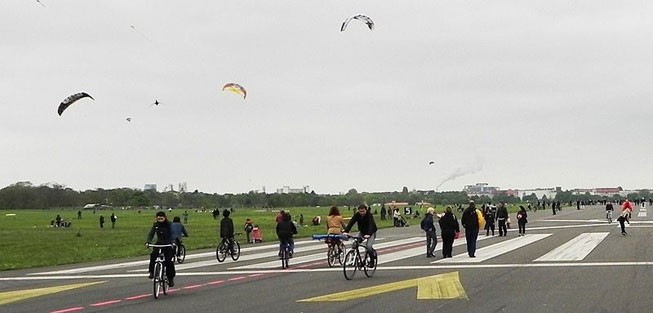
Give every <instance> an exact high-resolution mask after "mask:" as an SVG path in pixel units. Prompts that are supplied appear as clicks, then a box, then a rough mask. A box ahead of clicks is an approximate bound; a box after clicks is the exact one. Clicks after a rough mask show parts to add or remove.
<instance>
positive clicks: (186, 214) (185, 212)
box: [182, 211, 188, 224]
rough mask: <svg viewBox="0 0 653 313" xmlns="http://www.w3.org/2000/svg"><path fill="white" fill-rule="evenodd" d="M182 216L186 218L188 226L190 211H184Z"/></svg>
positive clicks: (185, 221) (185, 222)
mask: <svg viewBox="0 0 653 313" xmlns="http://www.w3.org/2000/svg"><path fill="white" fill-rule="evenodd" d="M182 215H183V216H184V224H188V211H184V214H182Z"/></svg>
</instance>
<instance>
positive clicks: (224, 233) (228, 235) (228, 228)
mask: <svg viewBox="0 0 653 313" xmlns="http://www.w3.org/2000/svg"><path fill="white" fill-rule="evenodd" d="M229 215H231V212H229V210H224V211H222V216H223V218H222V220H221V221H220V238H222V241H224V242H226V243H227V246H228V247H229V251H230V252H233V246H234V221H233V220H232V219H231V217H229Z"/></svg>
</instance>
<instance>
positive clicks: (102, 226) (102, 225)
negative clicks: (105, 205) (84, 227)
mask: <svg viewBox="0 0 653 313" xmlns="http://www.w3.org/2000/svg"><path fill="white" fill-rule="evenodd" d="M100 228H104V215H100Z"/></svg>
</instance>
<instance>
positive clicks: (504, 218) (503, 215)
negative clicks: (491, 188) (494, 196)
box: [496, 202, 508, 237]
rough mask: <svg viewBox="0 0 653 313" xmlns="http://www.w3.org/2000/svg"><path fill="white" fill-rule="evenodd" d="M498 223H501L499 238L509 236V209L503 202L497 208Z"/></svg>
mask: <svg viewBox="0 0 653 313" xmlns="http://www.w3.org/2000/svg"><path fill="white" fill-rule="evenodd" d="M496 219H497V222H499V237H501V236H507V235H508V228H507V227H506V223H508V209H507V208H506V204H505V203H503V202H501V203H499V207H498V208H497V216H496Z"/></svg>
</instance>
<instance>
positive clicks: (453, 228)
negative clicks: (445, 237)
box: [438, 213, 460, 234]
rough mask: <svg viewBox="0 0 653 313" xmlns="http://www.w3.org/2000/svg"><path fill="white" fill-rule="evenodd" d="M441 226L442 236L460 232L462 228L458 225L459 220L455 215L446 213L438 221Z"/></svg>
mask: <svg viewBox="0 0 653 313" xmlns="http://www.w3.org/2000/svg"><path fill="white" fill-rule="evenodd" d="M438 224H440V229H441V230H442V234H453V233H457V232H460V226H459V225H458V220H457V219H456V216H455V215H453V213H444V215H443V216H442V217H441V218H440V220H439V221H438Z"/></svg>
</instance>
